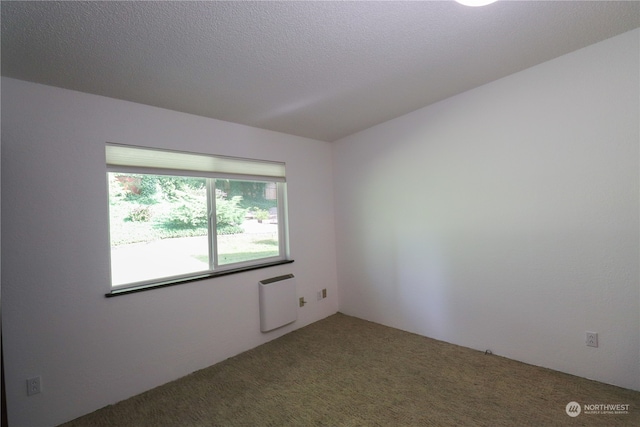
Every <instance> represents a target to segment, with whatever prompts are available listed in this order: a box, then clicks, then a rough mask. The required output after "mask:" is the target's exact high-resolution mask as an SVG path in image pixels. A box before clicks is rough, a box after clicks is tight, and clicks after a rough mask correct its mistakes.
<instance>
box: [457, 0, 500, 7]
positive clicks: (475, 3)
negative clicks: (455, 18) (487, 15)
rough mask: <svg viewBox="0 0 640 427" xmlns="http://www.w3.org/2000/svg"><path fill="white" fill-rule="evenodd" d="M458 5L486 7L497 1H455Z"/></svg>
mask: <svg viewBox="0 0 640 427" xmlns="http://www.w3.org/2000/svg"><path fill="white" fill-rule="evenodd" d="M456 1H457V2H458V3H460V4H463V5H465V6H473V7H476V6H486V5H488V4H491V3H495V2H496V1H497V0H456Z"/></svg>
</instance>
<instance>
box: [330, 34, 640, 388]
mask: <svg viewBox="0 0 640 427" xmlns="http://www.w3.org/2000/svg"><path fill="white" fill-rule="evenodd" d="M639 31H640V30H635V31H632V32H629V33H626V34H623V35H620V36H618V37H615V38H613V39H609V40H606V41H604V42H601V43H599V44H596V45H593V46H590V47H587V48H585V49H582V50H579V51H576V52H574V53H571V54H568V55H565V56H563V57H560V58H557V59H555V60H552V61H549V62H547V63H544V64H541V65H539V66H536V67H533V68H531V69H528V70H525V71H523V72H520V73H518V74H515V75H512V76H509V77H507V78H504V79H501V80H498V81H495V82H493V83H491V84H488V85H485V86H482V87H480V88H477V89H474V90H471V91H469V92H466V93H463V94H461V95H459V96H455V97H453V98H450V99H448V100H445V101H443V102H440V103H438V104H435V105H432V106H430V107H427V108H424V109H421V110H419V111H415V112H413V113H411V114H408V115H405V116H403V117H400V118H397V119H394V120H391V121H389V122H386V123H383V124H380V125H378V126H375V127H373V128H371V129H368V130H366V131H363V132H360V133H358V134H356V135H353V136H351V137H347V138H344V139H343V140H341V141H338V142H336V143H335V146H334V151H333V155H334V185H335V194H336V199H335V205H336V236H337V255H338V256H337V260H338V286H339V291H340V311H342V312H344V313H346V314H350V315H354V316H358V317H362V318H365V319H369V320H372V321H375V322H380V323H383V324H386V325H390V326H393V327H397V328H400V329H405V330H409V331H412V332H416V333H419V334H422V335H426V336H429V337H433V338H437V339H440V340H444V341H448V342H452V343H456V344H460V345H463V346H467V347H470V348H474V349H479V350H484V349H492V350H493V352H494V353H495V354H498V355H503V356H506V357H509V358H513V359H516V360H520V361H524V362H527V363H531V364H534V365H540V366H545V367H549V368H552V369H556V370H560V371H564V372H568V373H571V374H576V375H580V376H583V377H587V378H592V379H597V380H600V381H603V382H606V383H611V384H616V385H619V386H623V387H627V388H633V389H636V390H638V389H640V307H639V304H640V288H639V271H638V261H639V230H638V221H639V214H638V211H639V149H638V147H639V139H640V137H639V125H640V122H639V115H640V108H639V103H640V101H639V99H640V87H639V76H640V67H639V52H640V46H639V38H640V33H639ZM468 71H469V72H473V70H468ZM585 331H596V332H598V333H599V339H600V347H599V348H597V349H596V348H589V347H586V346H585ZM479 354H480V353H479Z"/></svg>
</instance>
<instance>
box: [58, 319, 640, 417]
mask: <svg viewBox="0 0 640 427" xmlns="http://www.w3.org/2000/svg"><path fill="white" fill-rule="evenodd" d="M571 401H575V402H578V403H579V404H581V405H582V406H581V408H582V413H581V414H580V415H578V416H577V417H569V416H568V415H567V412H566V406H567V404H568V403H569V402H571ZM585 404H622V405H629V411H628V413H626V414H617V415H616V414H595V413H586V411H585V409H586V407H585V406H584V405H585ZM592 409H593V408H592ZM563 425H567V426H569V425H570V426H639V425H640V392H635V391H631V390H627V389H623V388H619V387H614V386H610V385H605V384H602V383H598V382H595V381H590V380H587V379H584V378H579V377H575V376H571V375H567V374H563V373H559V372H555V371H551V370H548V369H543V368H539V367H535V366H531V365H526V364H523V363H519V362H515V361H512V360H509V359H505V358H503V357H499V356H495V355H485V354H484V353H483V352H479V351H475V350H470V349H467V348H464V347H459V346H455V345H452V344H447V343H443V342H440V341H435V340H432V339H429V338H425V337H421V336H419V335H415V334H411V333H408V332H403V331H399V330H397V329H392V328H388V327H385V326H381V325H378V324H375V323H371V322H367V321H364V320H360V319H356V318H353V317H350V316H346V315H343V314H336V315H333V316H331V317H328V318H327V319H324V320H321V321H319V322H316V323H314V324H312V325H309V326H307V327H305V328H301V329H299V330H297V331H295V332H292V333H290V334H287V335H285V336H283V337H281V338H279V339H277V340H274V341H271V342H269V343H267V344H264V345H262V346H260V347H257V348H255V349H252V350H250V351H247V352H245V353H242V354H240V355H238V356H236V357H233V358H230V359H228V360H225V361H223V362H221V363H219V364H217V365H214V366H211V367H209V368H206V369H203V370H200V371H197V372H194V373H193V374H191V375H188V376H186V377H184V378H181V379H178V380H176V381H173V382H171V383H168V384H165V385H163V386H160V387H158V388H155V389H153V390H150V391H148V392H145V393H143V394H140V395H138V396H134V397H132V398H130V399H127V400H125V401H122V402H119V403H117V404H115V405H112V406H107V407H105V408H102V409H100V410H98V411H96V412H94V413H91V414H88V415H86V416H84V417H81V418H78V419H76V420H74V421H71V422H69V423H66V424H64V426H65V427H81V426H83V427H84V426H87V427H88V426H91V427H101V426H104V427H107V426H109V427H116V426H123V427H124V426H127V427H130V426H136V427H137V426H140V427H143V426H150V427H151V426H153V427H161V426H171V427H178V426H179V427H204V426H278V427H279V426H385V427H387V426H563Z"/></svg>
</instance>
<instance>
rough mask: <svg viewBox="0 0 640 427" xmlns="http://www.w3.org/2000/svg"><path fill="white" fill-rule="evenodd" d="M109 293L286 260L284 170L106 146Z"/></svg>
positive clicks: (272, 165) (281, 166)
mask: <svg viewBox="0 0 640 427" xmlns="http://www.w3.org/2000/svg"><path fill="white" fill-rule="evenodd" d="M106 157H107V180H108V184H109V232H110V242H111V286H112V289H131V288H147V287H153V286H158V285H166V284H171V283H178V282H181V281H185V280H192V279H197V278H201V277H211V276H212V275H216V274H220V273H229V272H233V271H237V270H239V271H242V270H243V269H248V268H256V267H261V266H268V265H271V264H273V263H278V262H280V261H286V260H287V255H286V252H287V244H286V242H287V234H286V206H285V200H286V198H285V191H286V184H285V175H284V164H283V163H275V162H264V161H255V160H246V159H236V158H228V157H219V156H208V155H202V154H192V153H183V152H172V151H164V150H152V149H147V148H139V147H131V146H122V145H115V144H109V145H107V147H106Z"/></svg>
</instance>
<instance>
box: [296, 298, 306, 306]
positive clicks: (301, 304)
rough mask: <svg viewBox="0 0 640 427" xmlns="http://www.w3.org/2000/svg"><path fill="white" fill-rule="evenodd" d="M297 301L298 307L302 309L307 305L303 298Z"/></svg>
mask: <svg viewBox="0 0 640 427" xmlns="http://www.w3.org/2000/svg"><path fill="white" fill-rule="evenodd" d="M298 301H300V307H304V305H305V304H306V303H307V302H306V301H305V300H304V297H300V299H299V300H298Z"/></svg>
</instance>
